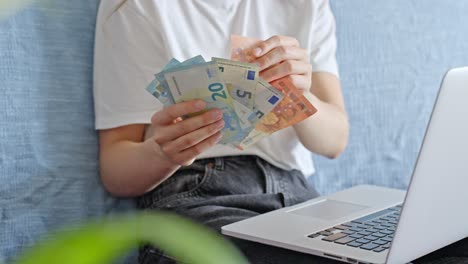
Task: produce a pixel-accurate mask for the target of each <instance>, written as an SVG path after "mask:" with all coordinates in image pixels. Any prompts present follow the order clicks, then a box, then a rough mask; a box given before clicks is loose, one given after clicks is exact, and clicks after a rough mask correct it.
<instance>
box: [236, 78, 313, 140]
mask: <svg viewBox="0 0 468 264" xmlns="http://www.w3.org/2000/svg"><path fill="white" fill-rule="evenodd" d="M272 86H274V87H275V88H277V89H278V90H280V91H281V92H282V94H283V95H284V99H283V100H282V101H281V102H280V103H279V104H278V105H276V106H275V108H274V109H273V110H272V111H271V112H269V113H268V114H267V115H266V116H265V117H264V118H263V119H262V120H260V122H258V124H257V125H256V126H255V129H254V130H253V131H252V132H250V134H249V135H248V136H247V137H246V138H245V139H244V140H243V141H242V142H241V143H240V144H239V148H240V149H245V148H248V147H249V146H251V145H253V144H255V143H257V142H258V141H259V140H261V139H262V138H264V137H267V136H269V135H271V134H273V133H274V132H277V131H279V130H281V129H284V128H286V127H289V126H292V125H294V124H297V123H299V122H301V121H303V120H304V119H306V118H308V117H310V116H312V115H313V114H315V113H316V112H317V109H316V108H315V107H314V106H313V105H312V104H311V103H310V102H309V100H308V99H307V98H306V97H304V96H303V95H302V93H301V92H300V91H299V90H298V89H297V88H296V87H295V86H294V85H293V84H292V82H291V81H290V80H289V79H286V78H283V79H280V80H277V81H274V82H272Z"/></svg>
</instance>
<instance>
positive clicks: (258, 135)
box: [146, 36, 316, 162]
mask: <svg viewBox="0 0 468 264" xmlns="http://www.w3.org/2000/svg"><path fill="white" fill-rule="evenodd" d="M273 41H274V40H273ZM287 41H291V40H287ZM258 43H259V42H258V41H257V40H255V39H250V38H244V37H238V36H234V37H233V38H232V58H233V59H234V60H227V59H221V58H213V59H212V61H210V62H205V60H204V59H203V58H202V57H201V56H196V57H193V58H191V59H189V60H186V61H184V62H182V63H181V62H179V61H177V60H175V59H172V60H171V61H170V62H169V63H168V64H167V65H166V66H165V67H164V68H163V70H162V71H161V72H159V73H157V74H155V79H154V80H153V81H152V82H151V83H150V84H149V85H148V87H147V88H146V89H147V90H148V91H149V92H150V93H151V94H153V96H155V97H156V98H157V99H158V100H159V101H160V102H161V103H162V104H164V106H165V107H166V108H167V109H173V107H172V106H173V105H174V104H175V105H178V104H179V103H181V102H187V101H191V100H194V99H201V100H203V101H204V103H205V104H206V108H207V109H208V110H209V109H219V111H220V113H221V114H220V115H221V117H220V118H221V119H223V124H224V127H222V128H221V129H220V132H221V138H220V140H219V142H220V143H222V144H226V145H231V146H235V147H237V148H239V149H244V148H246V147H248V146H250V145H252V144H255V143H256V142H257V141H258V140H260V139H262V138H263V137H266V136H268V135H270V134H272V133H274V132H276V131H278V130H280V129H283V128H286V127H288V126H291V125H294V124H296V123H297V122H300V121H302V120H304V119H305V118H307V117H309V116H311V115H313V114H314V113H315V112H316V109H315V108H314V107H313V106H312V105H311V104H310V102H309V101H308V100H307V99H306V98H305V97H304V96H303V95H302V93H301V91H300V90H298V89H297V88H296V87H295V86H294V80H291V79H290V78H289V77H290V76H293V75H291V73H292V72H295V73H300V70H297V69H295V68H292V67H289V66H290V65H289V64H288V65H289V66H288V65H286V66H287V67H286V66H284V65H282V62H279V63H277V64H278V65H276V66H275V65H269V64H268V63H275V60H276V59H275V58H276V57H278V58H277V59H281V58H284V57H281V56H279V55H278V54H277V52H276V51H274V50H275V49H277V48H278V47H276V46H274V45H273V44H274V42H272V43H271V44H268V45H266V46H262V48H263V50H262V54H264V55H263V56H264V57H263V58H268V59H264V61H266V62H261V63H258V64H251V63H248V61H252V60H254V59H256V58H258V57H257V55H258V54H257V55H254V53H253V52H254V51H253V50H256V49H255V48H254V47H257V46H255V45H256V44H258ZM260 43H261V42H260ZM267 43H269V42H267ZM294 50H295V51H297V53H299V51H298V50H299V49H294ZM275 56H276V57H275ZM261 58H262V57H261ZM291 58H293V57H291ZM236 59H237V60H241V61H235V60H236ZM262 63H263V66H262ZM258 65H260V67H259V66H258ZM265 65H269V66H268V67H269V68H268V69H267V70H266V71H267V74H269V75H267V77H268V76H270V77H269V80H270V79H274V81H272V82H271V83H268V82H267V81H266V80H264V79H262V78H260V77H259V72H260V71H261V69H262V68H261V67H266V66H265ZM275 67H276V68H275ZM285 67H286V70H285V69H284V68H285ZM270 69H272V72H268V71H269V70H270ZM260 74H265V73H264V72H261V73H260ZM287 74H289V75H287ZM304 74H307V73H304ZM286 75H287V76H288V77H287V78H285V77H284V76H286ZM278 76H280V77H278ZM275 78H276V79H275ZM163 111H164V110H163ZM171 111H176V110H171ZM165 114H171V113H165ZM160 115H161V114H160ZM204 115H205V113H204V111H192V112H187V113H185V114H181V115H180V116H179V117H180V118H182V120H184V121H182V122H185V123H186V124H187V121H189V120H191V119H193V118H198V117H199V116H204ZM170 116H171V118H173V117H174V115H173V114H172V115H170ZM179 117H177V118H179ZM212 121H213V120H212ZM213 122H215V121H213ZM210 124H211V123H210ZM154 125H159V126H161V124H160V123H156V124H154ZM166 125H167V124H166ZM205 125H208V124H205ZM162 129H163V130H164V131H170V130H168V129H167V128H166V127H162ZM197 129H201V127H198V128H197ZM185 132H187V133H194V132H195V131H185ZM205 132H206V131H205ZM175 135H178V136H182V135H179V134H175ZM193 135H200V134H199V133H194V134H193ZM186 138H187V137H186ZM186 138H185V139H180V140H178V139H177V140H178V141H179V142H182V141H185V140H187V139H186ZM190 138H192V139H193V137H190ZM171 140H175V138H172V139H171ZM171 140H169V141H171ZM201 141H203V139H201V140H197V141H196V142H190V144H188V145H190V146H191V147H193V146H194V145H196V144H198V143H200V142H201ZM171 142H172V141H171ZM210 142H211V141H210ZM158 143H159V142H158ZM161 143H162V144H163V145H164V144H165V145H169V144H168V141H167V139H165V141H163V142H161ZM173 145H174V144H170V146H173ZM167 148H168V150H167V152H168V153H170V154H172V153H175V152H174V150H173V149H172V148H171V147H167ZM176 149H177V151H180V149H179V148H176ZM198 150H200V149H198ZM195 152H196V151H195ZM192 153H194V152H192ZM168 156H169V157H170V158H171V156H170V155H168ZM178 162H179V161H178Z"/></svg>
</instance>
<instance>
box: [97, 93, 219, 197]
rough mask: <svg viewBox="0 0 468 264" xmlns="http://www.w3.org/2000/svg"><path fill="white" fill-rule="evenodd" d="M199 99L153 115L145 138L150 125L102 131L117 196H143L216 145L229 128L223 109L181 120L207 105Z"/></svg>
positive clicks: (104, 162)
mask: <svg viewBox="0 0 468 264" xmlns="http://www.w3.org/2000/svg"><path fill="white" fill-rule="evenodd" d="M205 106H206V105H205V103H203V102H202V101H199V100H195V101H191V102H184V103H180V104H175V105H173V106H171V107H168V108H166V109H163V110H161V111H160V112H157V113H155V114H154V115H153V117H152V119H151V122H152V124H153V126H154V128H155V129H154V130H155V133H154V135H152V136H151V137H149V138H148V139H147V140H145V141H144V140H143V138H144V129H145V127H144V125H128V126H123V127H118V128H114V129H107V130H101V131H100V132H99V139H100V164H99V165H100V170H101V179H102V182H103V184H104V187H105V188H106V189H107V190H108V191H109V192H110V193H112V194H114V195H116V196H128V197H131V196H139V195H142V194H144V193H146V192H148V191H150V190H152V189H153V188H155V187H156V186H157V185H158V184H160V183H161V182H162V181H164V180H165V179H167V178H168V177H170V176H171V175H172V174H174V172H175V171H176V170H177V169H179V168H180V167H181V166H187V165H190V164H191V163H193V161H194V160H195V157H196V156H197V155H199V154H200V153H202V152H204V151H205V150H207V149H208V148H210V147H212V146H214V145H215V144H216V143H217V142H218V141H219V140H220V139H221V133H220V132H219V131H220V130H221V129H222V128H223V127H224V122H223V120H222V112H221V111H219V110H210V111H207V112H206V113H204V114H202V115H198V116H195V117H193V118H188V119H186V120H182V121H177V120H180V117H181V116H185V115H187V114H191V113H196V112H199V111H200V110H203V109H204V108H205Z"/></svg>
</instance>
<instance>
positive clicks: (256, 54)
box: [253, 48, 262, 56]
mask: <svg viewBox="0 0 468 264" xmlns="http://www.w3.org/2000/svg"><path fill="white" fill-rule="evenodd" d="M261 53H262V49H261V48H255V49H254V50H253V54H254V55H255V56H259V55H260V54H261Z"/></svg>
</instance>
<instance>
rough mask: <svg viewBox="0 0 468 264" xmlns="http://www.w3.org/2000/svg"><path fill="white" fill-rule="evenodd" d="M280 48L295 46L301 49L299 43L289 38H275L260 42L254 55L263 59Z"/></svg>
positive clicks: (254, 50)
mask: <svg viewBox="0 0 468 264" xmlns="http://www.w3.org/2000/svg"><path fill="white" fill-rule="evenodd" d="M279 46H294V47H299V41H297V39H295V38H293V37H288V36H273V37H271V38H269V39H267V40H265V41H262V42H260V43H259V44H258V45H257V46H256V47H255V48H254V49H253V54H254V55H255V56H256V57H261V56H263V55H264V54H266V53H268V52H269V51H270V50H272V49H274V48H276V47H279Z"/></svg>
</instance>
